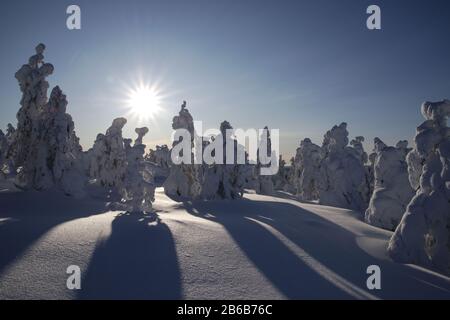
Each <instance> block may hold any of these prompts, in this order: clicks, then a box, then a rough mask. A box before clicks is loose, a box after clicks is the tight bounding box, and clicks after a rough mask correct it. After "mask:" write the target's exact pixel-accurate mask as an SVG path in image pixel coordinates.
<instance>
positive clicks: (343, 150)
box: [318, 122, 367, 211]
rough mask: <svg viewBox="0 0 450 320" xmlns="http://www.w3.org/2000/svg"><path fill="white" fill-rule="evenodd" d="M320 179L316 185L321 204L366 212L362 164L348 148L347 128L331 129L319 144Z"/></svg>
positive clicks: (344, 125) (343, 126)
mask: <svg viewBox="0 0 450 320" xmlns="http://www.w3.org/2000/svg"><path fill="white" fill-rule="evenodd" d="M322 152H323V159H322V161H321V165H320V166H321V168H320V174H321V176H320V179H319V183H318V190H319V200H320V203H321V204H324V205H329V206H336V207H342V208H349V209H355V210H361V211H362V210H365V209H366V208H367V202H366V199H365V198H366V194H367V190H366V188H367V185H366V179H365V169H364V164H363V162H362V160H361V158H360V157H358V156H356V154H357V152H356V151H355V149H354V148H352V147H349V146H348V131H347V124H346V123H345V122H343V123H341V124H340V125H339V126H334V127H333V128H332V129H331V130H329V131H328V132H327V133H326V134H325V136H324V141H323V144H322Z"/></svg>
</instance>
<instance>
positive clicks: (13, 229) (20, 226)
mask: <svg viewBox="0 0 450 320" xmlns="http://www.w3.org/2000/svg"><path fill="white" fill-rule="evenodd" d="M106 211H107V206H106V204H105V203H104V202H101V201H96V200H92V199H74V198H71V197H68V196H65V195H63V194H61V193H59V192H57V191H54V192H52V191H48V192H35V191H27V192H0V275H1V274H2V273H3V271H4V270H5V268H6V267H7V266H8V265H9V264H10V263H11V262H12V261H14V259H16V258H18V257H20V255H21V254H22V253H23V252H24V251H25V250H26V249H27V248H28V247H30V246H31V245H32V244H33V243H34V242H36V241H37V240H38V239H39V238H40V237H41V236H43V235H44V234H45V233H47V232H48V231H49V230H50V229H52V228H54V227H56V226H57V225H59V224H62V223H65V222H68V221H71V220H74V219H78V218H83V217H87V216H90V215H94V214H100V213H104V212H106Z"/></svg>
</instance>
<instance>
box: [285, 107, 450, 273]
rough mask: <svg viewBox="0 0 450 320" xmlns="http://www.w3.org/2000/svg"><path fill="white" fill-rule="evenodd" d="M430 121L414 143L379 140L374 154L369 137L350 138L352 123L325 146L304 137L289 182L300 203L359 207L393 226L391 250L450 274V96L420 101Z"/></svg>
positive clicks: (375, 219)
mask: <svg viewBox="0 0 450 320" xmlns="http://www.w3.org/2000/svg"><path fill="white" fill-rule="evenodd" d="M422 115H423V116H424V117H425V119H426V121H425V122H424V123H422V124H421V125H420V126H419V127H418V128H417V133H416V136H415V138H414V148H412V149H411V148H408V143H407V141H399V142H398V143H397V144H396V146H395V147H393V146H387V145H386V144H385V143H384V142H383V141H381V140H380V139H379V138H375V140H374V152H373V153H372V154H370V155H369V156H368V155H367V154H366V153H365V152H364V149H363V147H362V142H363V141H364V138H363V137H356V138H355V139H354V140H352V141H351V142H350V145H349V140H348V132H347V125H346V124H345V123H341V124H340V125H339V126H334V127H333V128H332V129H331V130H330V131H328V132H327V133H326V134H325V136H324V140H323V143H322V146H318V145H315V144H314V143H312V142H311V140H310V139H308V138H307V139H304V140H303V141H301V143H300V147H299V148H298V149H297V153H296V155H295V158H294V159H293V160H292V166H291V169H290V178H289V179H288V181H289V183H290V184H291V185H292V186H293V189H294V191H295V193H296V194H297V197H298V198H299V199H300V200H306V201H312V200H315V201H318V202H319V203H320V204H324V205H330V206H336V207H343V208H350V209H356V210H359V211H363V212H365V221H366V222H368V223H370V224H372V225H375V226H377V227H381V228H385V229H388V230H392V231H395V232H394V234H393V236H392V239H391V241H390V243H389V248H388V251H389V254H390V255H391V257H392V258H394V259H395V260H398V261H402V262H410V263H418V264H422V265H427V266H434V267H437V268H439V269H440V270H443V271H444V272H447V273H448V272H450V128H449V127H448V117H449V116H450V101H448V100H444V101H441V102H436V103H431V102H426V103H424V104H423V105H422Z"/></svg>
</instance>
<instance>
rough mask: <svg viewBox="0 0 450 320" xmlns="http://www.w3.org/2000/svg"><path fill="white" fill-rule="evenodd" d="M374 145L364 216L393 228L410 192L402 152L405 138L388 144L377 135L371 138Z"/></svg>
mask: <svg viewBox="0 0 450 320" xmlns="http://www.w3.org/2000/svg"><path fill="white" fill-rule="evenodd" d="M374 146H375V148H374V149H375V152H376V158H375V165H374V176H375V182H374V192H373V194H372V197H371V199H370V203H369V207H368V208H367V210H366V216H365V219H366V221H367V222H368V223H370V224H372V225H374V226H377V227H381V228H384V229H388V230H394V229H395V228H396V227H397V225H398V224H399V222H400V220H401V218H402V216H403V213H404V212H405V210H406V206H407V205H408V203H409V201H410V200H411V198H412V197H413V195H414V193H413V190H412V188H411V186H410V184H409V180H408V170H407V164H406V154H407V153H408V152H409V151H410V149H408V148H407V146H408V142H407V141H400V142H398V143H397V145H396V147H388V146H387V145H386V144H385V143H384V142H383V141H381V140H380V139H379V138H375V140H374Z"/></svg>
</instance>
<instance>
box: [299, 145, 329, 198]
mask: <svg viewBox="0 0 450 320" xmlns="http://www.w3.org/2000/svg"><path fill="white" fill-rule="evenodd" d="M322 157H323V155H322V148H321V147H319V146H318V145H316V144H314V143H312V141H311V139H309V138H306V139H304V140H302V141H301V142H300V147H298V148H297V152H296V154H295V158H294V164H293V172H294V177H293V183H294V186H295V189H296V191H297V197H298V198H299V199H300V200H303V201H305V200H306V201H310V200H317V199H318V198H319V181H320V164H321V161H322Z"/></svg>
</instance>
